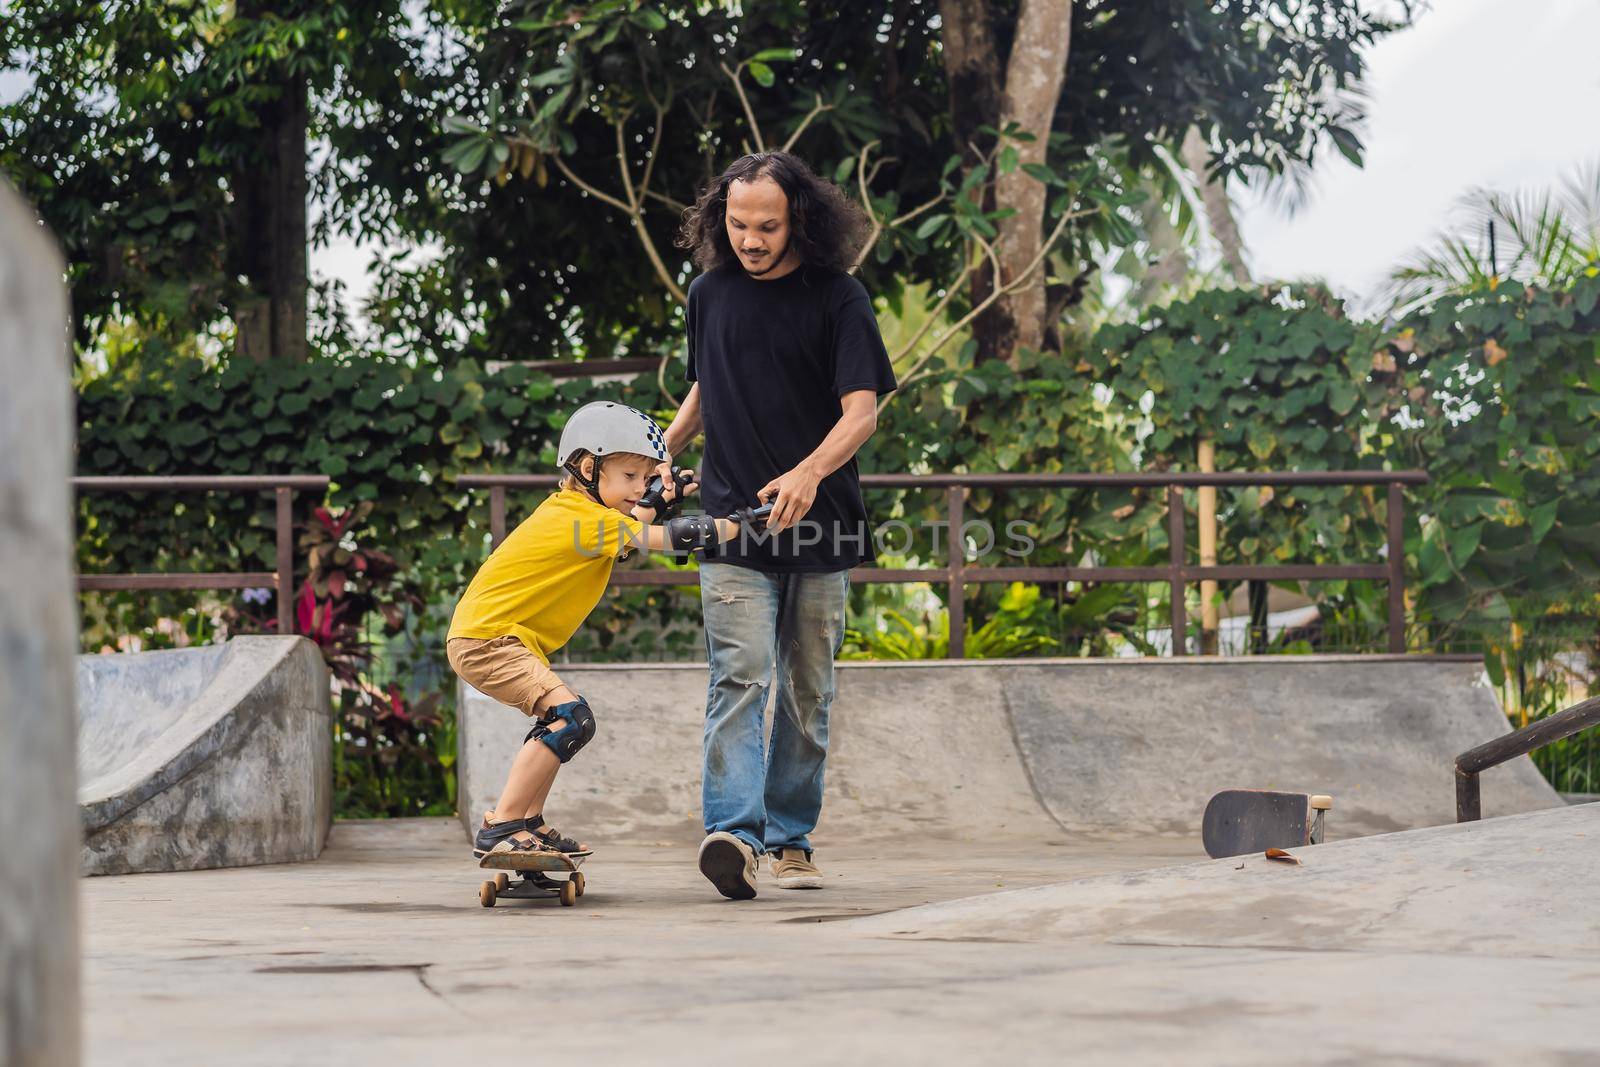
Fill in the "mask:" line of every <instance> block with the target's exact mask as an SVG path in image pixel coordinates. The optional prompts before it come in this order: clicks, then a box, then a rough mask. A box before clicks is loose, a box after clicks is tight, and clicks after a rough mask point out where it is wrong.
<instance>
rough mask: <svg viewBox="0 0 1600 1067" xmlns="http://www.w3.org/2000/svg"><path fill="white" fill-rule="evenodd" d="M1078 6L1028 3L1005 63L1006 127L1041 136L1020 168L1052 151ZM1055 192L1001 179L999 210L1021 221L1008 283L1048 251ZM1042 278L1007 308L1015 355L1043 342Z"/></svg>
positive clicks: (1013, 235)
mask: <svg viewBox="0 0 1600 1067" xmlns="http://www.w3.org/2000/svg"><path fill="white" fill-rule="evenodd" d="M1071 35H1072V0H1023V3H1022V10H1021V11H1020V12H1019V13H1018V16H1017V37H1016V42H1015V43H1014V44H1013V45H1012V46H1011V56H1010V57H1009V58H1008V59H1007V61H1006V89H1005V98H1004V101H1003V102H1002V105H1001V109H1000V127H1001V128H1002V129H1004V128H1005V127H1007V126H1009V125H1010V124H1011V123H1013V122H1014V123H1016V124H1017V126H1018V127H1020V128H1021V129H1022V130H1024V131H1026V132H1028V133H1031V134H1033V135H1034V140H1033V141H1030V142H1025V143H1019V144H1017V146H1016V147H1017V154H1018V156H1019V157H1020V162H1021V163H1043V162H1044V161H1045V155H1046V153H1047V151H1048V149H1049V146H1050V128H1051V126H1052V124H1053V120H1054V119H1055V114H1056V104H1057V103H1058V102H1059V101H1060V100H1061V83H1062V81H1063V80H1064V79H1065V78H1066V75H1067V55H1068V52H1069V49H1070V46H1071ZM1048 193H1049V190H1048V189H1047V188H1046V187H1045V185H1044V183H1043V182H1041V181H1039V179H1037V178H1034V177H1032V176H1030V175H1028V174H1026V173H1024V172H1023V170H1022V168H1021V167H1020V166H1018V167H1017V169H1015V170H1013V171H1011V172H1010V173H1009V174H1000V175H999V176H998V177H997V178H996V179H995V196H994V200H995V206H996V207H997V208H1001V209H1004V208H1015V209H1016V212H1017V213H1016V214H1015V215H1012V216H1011V217H1010V218H1007V219H1002V220H1001V222H1000V239H999V241H998V243H997V248H996V251H997V252H998V253H999V256H1000V271H1001V273H1002V275H1003V276H1004V278H1005V280H1006V281H1008V282H1009V281H1010V280H1012V279H1014V278H1017V277H1019V276H1021V274H1022V272H1023V271H1024V270H1026V269H1027V266H1028V264H1029V263H1031V262H1033V260H1034V258H1035V257H1036V256H1037V255H1038V254H1039V248H1040V246H1041V245H1042V244H1043V243H1044V209H1045V202H1046V200H1047V198H1048ZM1044 279H1045V272H1044V271H1043V270H1038V271H1035V272H1034V274H1033V276H1032V277H1030V278H1029V279H1028V281H1027V282H1025V283H1024V284H1023V285H1022V286H1021V288H1019V289H1017V290H1016V291H1015V292H1012V293H1011V294H1009V295H1008V296H1006V297H1004V298H1002V300H1001V301H1000V302H1001V303H1002V304H1004V305H1005V306H1006V310H1007V312H1008V314H1009V316H1010V318H1011V321H1012V323H1013V324H1014V327H1015V330H1016V333H1015V337H1014V344H1013V346H1012V348H1013V351H1014V350H1015V348H1018V347H1027V348H1034V349H1037V348H1039V347H1040V345H1041V344H1042V343H1043V340H1044V329H1045V321H1044V309H1045V298H1044Z"/></svg>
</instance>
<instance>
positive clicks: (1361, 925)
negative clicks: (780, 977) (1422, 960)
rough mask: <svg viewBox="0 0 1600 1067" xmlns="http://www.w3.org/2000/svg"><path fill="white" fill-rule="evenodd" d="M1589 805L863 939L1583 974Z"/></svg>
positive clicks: (1157, 880) (993, 897)
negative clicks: (1480, 964)
mask: <svg viewBox="0 0 1600 1067" xmlns="http://www.w3.org/2000/svg"><path fill="white" fill-rule="evenodd" d="M1597 842H1600V804H1581V805H1575V806H1573V807H1566V808H1556V809H1549V810H1545V811H1536V812H1529V813H1527V814H1524V815H1513V816H1507V817H1505V818H1500V819H1488V820H1484V821H1482V822H1471V823H1462V824H1460V825H1451V826H1438V827H1432V828H1429V829H1425V830H1412V831H1408V832H1406V833H1399V834H1385V835H1382V836H1379V837H1369V838H1364V839H1360V840H1351V841H1340V842H1336V843H1333V844H1327V845H1319V846H1311V847H1307V848H1299V849H1294V850H1293V852H1294V854H1295V855H1296V856H1298V857H1300V859H1301V860H1302V865H1301V866H1292V865H1289V864H1285V863H1282V862H1278V861H1273V860H1269V859H1267V858H1266V857H1265V856H1259V855H1253V856H1248V857H1243V856H1241V857H1235V858H1232V859H1221V860H1208V861H1206V862H1204V863H1194V864H1188V865H1185V866H1181V867H1163V868H1156V869H1153V870H1147V871H1137V872H1133V873H1127V874H1115V875H1102V876H1098V877H1094V878H1084V879H1080V880H1078V881H1072V882H1063V883H1059V884H1057V885H1046V886H1039V887H1037V888H1034V889H1020V890H1015V891H1012V892H1007V893H991V894H988V895H986V896H978V897H968V898H966V899H964V900H954V901H949V902H946V903H942V904H931V905H927V906H925V907H920V908H908V909H906V910H904V911H899V912H894V913H892V914H887V915H877V916H873V917H871V918H866V919H860V920H856V921H854V922H851V923H848V924H846V925H847V926H848V927H849V928H850V932H852V933H856V934H863V935H867V936H879V937H909V938H918V939H938V940H945V941H966V940H975V941H990V940H994V941H1026V942H1041V941H1099V942H1109V943H1112V944H1137V945H1147V946H1154V945H1161V946H1171V947H1200V946H1203V947H1205V948H1210V949H1219V948H1255V949H1291V950H1295V951H1306V952H1315V951H1337V952H1367V953H1372V952H1401V953H1413V952H1414V953H1439V954H1449V955H1456V956H1462V955H1465V956H1522V957H1530V956H1537V957H1546V958H1556V959H1559V958H1575V959H1592V958H1594V957H1595V956H1597V955H1600V923H1596V922H1595V921H1594V913H1593V912H1592V911H1590V910H1589V908H1588V907H1587V906H1586V905H1587V903H1588V902H1589V901H1590V900H1592V899H1593V895H1594V885H1595V880H1596V878H1597V877H1600V850H1597V849H1596V847H1595V846H1596V844H1597Z"/></svg>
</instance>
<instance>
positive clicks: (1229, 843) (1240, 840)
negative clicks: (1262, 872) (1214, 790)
mask: <svg viewBox="0 0 1600 1067" xmlns="http://www.w3.org/2000/svg"><path fill="white" fill-rule="evenodd" d="M1330 807H1332V800H1331V799H1329V798H1328V797H1325V796H1316V797H1313V796H1312V795H1311V794H1310V793H1280V792H1274V791H1272V790H1268V789H1224V790H1223V791H1222V792H1220V793H1218V794H1217V795H1216V796H1214V797H1212V798H1211V800H1210V802H1209V803H1207V804H1206V813H1205V816H1204V818H1202V819H1201V822H1200V840H1201V841H1202V842H1203V843H1204V845H1205V849H1206V855H1208V856H1211V857H1212V858H1213V859H1219V858H1221V857H1223V856H1243V855H1245V854H1247V853H1251V852H1265V851H1266V850H1267V849H1269V848H1299V847H1300V846H1301V845H1310V844H1317V843H1319V842H1320V841H1321V840H1322V818H1321V816H1322V813H1323V812H1324V811H1326V810H1327V809H1328V808H1330ZM1313 812H1314V813H1315V815H1313Z"/></svg>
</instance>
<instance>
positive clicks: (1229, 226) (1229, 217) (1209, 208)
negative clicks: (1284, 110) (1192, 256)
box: [1178, 126, 1250, 285]
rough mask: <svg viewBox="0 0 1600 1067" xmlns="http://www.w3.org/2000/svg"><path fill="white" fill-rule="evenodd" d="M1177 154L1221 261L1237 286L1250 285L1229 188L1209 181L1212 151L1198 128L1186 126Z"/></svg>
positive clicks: (1214, 181) (1219, 181)
mask: <svg viewBox="0 0 1600 1067" xmlns="http://www.w3.org/2000/svg"><path fill="white" fill-rule="evenodd" d="M1178 155H1179V158H1181V159H1182V160H1183V165H1184V166H1185V167H1188V168H1189V170H1190V171H1191V172H1192V173H1193V174H1194V177H1195V181H1196V182H1197V183H1198V184H1199V186H1200V203H1201V204H1203V205H1204V206H1205V209H1206V224H1207V225H1208V226H1210V228H1211V236H1213V237H1215V238H1216V239H1217V244H1219V245H1221V246H1222V261H1223V262H1224V263H1226V264H1227V266H1228V273H1229V274H1231V275H1233V280H1234V281H1236V282H1238V283H1239V284H1240V285H1249V284H1250V268H1249V267H1247V266H1246V265H1245V262H1244V241H1243V240H1242V239H1241V238H1240V237H1239V224H1238V222H1236V221H1235V220H1234V217H1233V203H1232V201H1230V200H1229V199H1228V186H1227V184H1226V183H1225V182H1224V181H1221V180H1214V179H1212V178H1211V176H1210V173H1209V167H1210V163H1211V149H1210V147H1209V146H1208V145H1207V144H1206V140H1205V138H1204V137H1202V136H1201V135H1200V131H1199V129H1197V128H1196V127H1194V126H1190V127H1189V131H1188V132H1187V133H1185V134H1184V135H1183V146H1182V147H1181V148H1179V149H1178Z"/></svg>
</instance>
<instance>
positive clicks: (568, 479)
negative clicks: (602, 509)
mask: <svg viewBox="0 0 1600 1067" xmlns="http://www.w3.org/2000/svg"><path fill="white" fill-rule="evenodd" d="M593 455H594V453H592V452H587V451H585V450H583V449H581V448H580V449H578V451H576V452H574V453H573V454H572V455H571V456H570V457H569V459H568V462H570V463H572V464H573V465H575V466H581V465H582V463H583V461H584V460H586V459H588V458H589V457H590V456H593ZM619 459H638V460H643V461H644V462H646V463H648V464H650V469H651V470H655V468H656V462H657V461H656V459H655V457H653V456H646V455H642V454H641V453H638V452H613V453H612V454H611V455H609V456H600V457H599V458H598V459H596V460H595V465H594V477H595V481H596V482H598V481H599V479H600V469H601V468H602V467H604V466H605V465H606V464H607V463H611V462H613V461H614V460H619ZM560 488H562V489H576V490H577V491H578V492H580V493H581V492H583V491H584V490H583V483H582V482H580V481H578V479H577V478H575V477H573V475H572V473H571V472H570V471H569V472H566V473H564V474H563V475H562V478H561V485H560Z"/></svg>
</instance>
